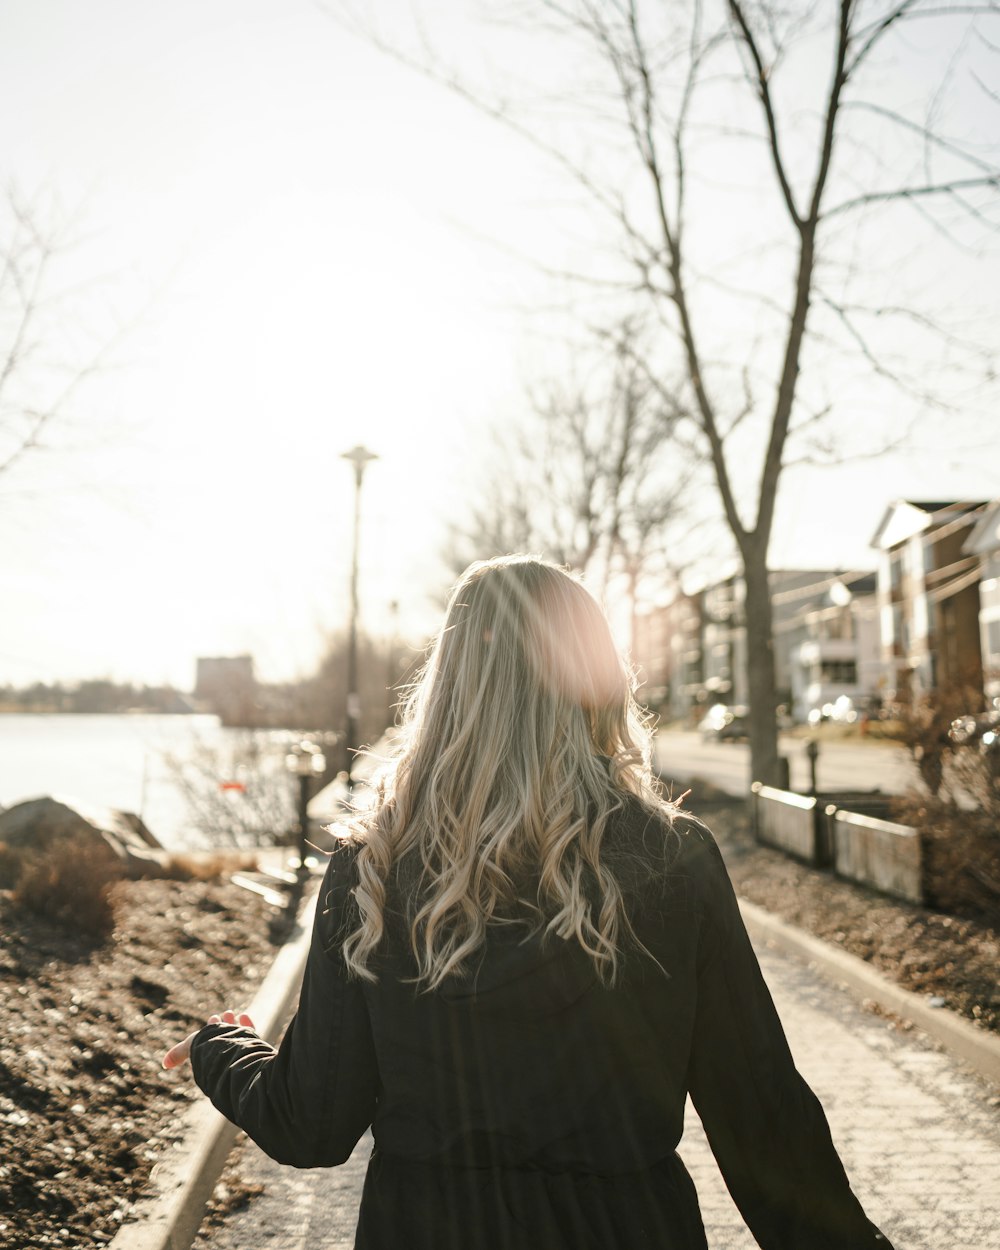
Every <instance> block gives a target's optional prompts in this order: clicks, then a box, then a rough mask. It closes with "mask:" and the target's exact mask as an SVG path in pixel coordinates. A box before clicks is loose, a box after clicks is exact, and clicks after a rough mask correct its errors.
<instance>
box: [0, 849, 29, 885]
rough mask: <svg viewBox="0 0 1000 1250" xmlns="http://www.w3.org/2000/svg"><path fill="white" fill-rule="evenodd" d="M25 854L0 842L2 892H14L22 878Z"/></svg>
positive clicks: (0, 881)
mask: <svg viewBox="0 0 1000 1250" xmlns="http://www.w3.org/2000/svg"><path fill="white" fill-rule="evenodd" d="M23 858H24V856H23V853H22V852H21V851H20V850H19V849H17V848H16V847H13V846H8V845H7V843H6V842H0V890H12V889H13V888H14V886H16V885H17V882H18V878H19V877H20V876H21V862H22V860H23Z"/></svg>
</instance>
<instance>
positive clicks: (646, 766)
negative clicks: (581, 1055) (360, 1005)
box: [343, 556, 669, 989]
mask: <svg viewBox="0 0 1000 1250" xmlns="http://www.w3.org/2000/svg"><path fill="white" fill-rule="evenodd" d="M628 793H631V794H632V795H635V796H636V797H638V798H639V799H640V800H642V801H643V802H644V803H645V804H647V805H648V806H650V807H652V808H655V809H656V810H657V811H660V812H662V813H666V814H668V815H669V808H668V806H667V805H666V804H665V803H663V802H661V801H660V800H659V798H658V796H657V792H656V789H655V786H654V783H653V781H652V778H651V774H650V735H649V731H648V729H647V727H646V725H645V722H644V719H643V716H642V714H641V713H640V711H639V709H638V707H637V705H636V703H635V701H634V698H633V681H632V679H631V676H630V674H629V672H628V670H627V669H626V667H625V665H624V664H623V662H622V660H621V658H620V656H619V655H618V653H617V651H616V649H615V646H614V642H613V640H612V637H611V632H610V630H609V628H608V623H607V621H606V620H605V617H604V615H603V613H602V611H601V609H600V608H599V607H598V605H597V603H596V602H595V600H594V599H593V598H592V597H591V595H590V594H589V593H588V592H587V590H586V589H585V588H584V587H583V585H582V584H581V583H580V582H579V581H578V580H577V579H576V578H574V577H572V576H570V575H569V574H568V573H566V572H564V571H563V570H562V569H560V568H557V567H556V566H555V565H552V564H549V563H546V562H544V561H542V560H538V559H535V558H532V557H528V556H505V557H502V558H499V559H495V560H489V561H484V562H481V563H476V564H473V565H472V566H470V568H469V569H468V570H467V571H466V572H465V574H464V575H463V576H462V578H461V579H460V581H459V582H458V584H457V586H456V587H455V590H454V592H453V594H452V597H451V600H450V603H449V605H448V610H447V615H446V617H445V622H444V625H443V627H442V629H441V631H440V633H439V634H438V636H437V638H436V640H435V642H434V645H433V647H432V649H431V651H430V654H429V657H428V660H427V662H426V665H425V667H424V669H423V672H422V674H421V676H420V677H419V678H418V680H417V681H416V683H415V684H414V686H413V688H412V690H411V693H410V697H409V699H408V701H407V704H406V707H405V711H404V716H403V725H402V738H401V745H400V748H399V751H398V753H397V755H396V756H395V758H394V759H392V760H391V761H390V762H389V763H388V765H387V766H386V768H385V770H384V772H383V775H382V777H381V779H380V782H379V784H378V790H377V799H376V802H375V804H374V806H373V808H372V809H371V810H370V811H369V812H368V813H366V814H365V815H364V816H362V817H361V818H360V819H359V821H358V822H356V832H357V833H358V835H359V838H360V841H361V846H360V849H359V851H358V855H357V873H358V884H357V886H356V888H355V890H354V896H355V900H356V904H357V909H358V913H359V918H360V920H359V923H358V925H357V927H356V928H355V929H354V930H353V931H352V932H351V933H349V935H348V936H347V938H346V940H345V943H344V948H343V950H344V959H345V962H346V964H347V967H348V969H349V970H350V971H351V973H352V974H354V975H356V976H358V977H361V978H363V979H366V980H375V979H376V976H375V973H374V972H373V971H372V969H371V968H370V967H369V962H370V961H371V959H372V957H373V956H374V954H375V952H376V950H377V948H378V946H379V943H380V942H381V940H382V938H383V935H384V932H385V909H386V897H387V888H388V887H389V883H390V877H391V875H392V874H393V872H394V870H398V869H399V867H400V865H401V864H403V863H404V861H405V863H407V864H408V865H409V866H410V868H411V870H412V871H411V872H409V873H407V874H406V876H407V879H408V880H410V881H411V882H414V883H415V886H414V888H411V889H409V890H407V891H406V898H405V900H404V902H405V908H406V916H407V920H408V922H409V936H410V943H411V945H412V948H413V953H414V956H415V958H416V962H417V966H418V970H419V971H418V976H417V981H418V982H419V983H421V984H422V986H423V987H424V988H425V989H434V988H435V987H437V986H439V985H440V984H441V982H442V981H443V980H444V979H445V978H446V977H448V976H449V975H452V974H455V973H458V972H460V971H461V970H462V969H463V967H464V966H465V964H466V961H467V960H468V959H469V957H470V956H472V955H473V954H474V953H475V952H476V951H478V950H479V948H480V947H481V946H482V944H483V942H484V940H485V936H486V928H487V925H488V924H489V923H490V921H491V920H493V921H494V922H499V921H502V920H504V919H509V918H510V914H511V909H512V908H514V909H517V907H518V905H520V907H521V910H522V911H523V910H524V908H525V907H527V908H528V911H529V913H530V914H532V915H533V916H534V925H535V928H536V929H537V930H539V931H544V932H545V933H547V934H555V935H557V936H558V937H560V938H563V939H570V938H575V939H576V940H577V941H578V942H579V943H580V945H581V946H582V947H583V949H584V951H585V952H586V953H587V955H589V956H590V958H591V959H592V960H593V963H594V965H595V968H596V971H597V973H598V974H599V976H600V977H601V979H602V980H603V981H604V982H605V983H609V984H610V983H613V982H614V980H615V976H616V973H617V971H618V963H619V957H620V954H621V950H622V942H623V939H624V937H625V936H626V935H627V934H628V933H629V931H630V926H629V922H628V917H627V915H626V913H625V908H624V898H623V894H622V889H621V885H620V883H619V881H618V880H616V877H615V875H614V873H613V872H612V871H611V869H610V868H609V866H608V864H607V863H606V862H605V861H604V860H603V859H602V854H601V849H602V842H603V840H604V837H605V832H606V830H607V827H608V820H609V817H610V816H611V815H612V813H613V812H615V811H616V810H617V809H618V808H619V807H621V805H622V802H623V798H624V795H625V794H628ZM411 857H412V858H411ZM525 882H530V883H531V892H532V894H533V897H530V898H525V895H524V883H525Z"/></svg>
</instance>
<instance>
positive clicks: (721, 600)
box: [671, 569, 878, 716]
mask: <svg viewBox="0 0 1000 1250" xmlns="http://www.w3.org/2000/svg"><path fill="white" fill-rule="evenodd" d="M865 576H868V577H869V578H871V577H872V575H870V574H845V573H843V572H841V571H839V570H830V569H773V570H772V571H771V573H770V583H771V607H772V624H773V641H774V670H775V687H776V691H777V696H778V702H779V704H784V705H785V706H786V707H787V708H789V709H791V706H792V703H793V699H794V696H795V691H796V689H797V688H798V687H801V686H803V685H807V684H809V682H808V681H806V680H803V679H802V678H801V673H800V672H799V669H800V667H801V664H802V662H803V661H802V656H801V654H800V652H799V648H800V647H801V646H802V644H804V643H806V642H809V641H812V642H814V643H815V644H816V645H815V646H814V648H813V654H812V655H811V657H810V661H809V662H810V664H811V665H818V669H819V677H820V680H823V679H824V678H825V679H826V680H827V682H828V684H830V685H831V688H832V685H833V684H836V683H839V684H840V685H841V686H843V687H844V688H845V689H846V688H847V687H850V690H851V693H852V694H853V693H856V684H857V680H858V671H859V666H860V665H861V663H862V660H861V657H860V655H859V651H858V648H859V643H860V645H861V646H862V648H863V654H864V664H865V671H866V680H869V681H871V682H872V684H873V685H874V682H875V678H874V676H873V675H872V676H869V674H868V669H869V668H874V665H875V664H876V663H877V654H878V648H877V645H876V644H875V642H874V639H873V630H874V622H871V623H868V624H867V626H866V622H865V620H864V618H863V613H862V612H861V605H862V602H863V600H864V590H863V585H864V583H863V578H864V577H865ZM859 579H861V581H860V583H859V588H858V591H857V593H858V603H857V604H856V605H855V607H854V608H853V609H851V610H850V611H849V612H848V614H847V620H846V624H844V623H842V624H841V626H840V631H841V633H842V634H844V635H845V636H844V637H842V638H838V639H834V638H832V637H825V636H823V635H824V634H830V633H832V632H833V630H834V624H833V622H832V618H831V614H830V613H829V612H827V615H826V617H824V616H823V615H822V613H823V612H826V611H827V609H828V608H831V607H832V608H833V609H834V610H835V611H836V605H835V604H833V603H832V602H831V601H829V600H828V599H827V596H828V595H829V594H830V593H831V591H832V588H833V587H834V586H840V587H841V591H840V593H841V595H842V596H843V595H845V594H846V596H847V599H848V600H850V599H852V597H853V592H852V591H851V590H849V589H848V588H849V587H853V586H854V585H855V583H856V582H859ZM868 584H869V587H870V590H871V591H872V592H873V591H874V583H873V581H870V582H869V583H868ZM832 593H835V594H836V593H837V592H832ZM745 595H746V592H745V587H744V583H743V578H742V577H741V576H739V575H738V574H733V575H732V576H730V577H727V578H724V579H723V580H721V581H719V582H716V583H714V584H713V585H711V586H707V587H705V589H704V590H703V591H701V592H700V594H699V595H698V596H691V595H689V596H686V597H685V598H686V600H687V602H686V605H685V611H684V614H683V615H682V616H680V618H679V620H678V621H676V622H675V624H674V634H673V637H672V640H671V645H672V647H673V648H674V651H675V654H676V655H678V656H679V657H683V662H682V663H681V662H678V663H677V664H676V665H675V672H676V673H677V678H676V679H675V682H674V685H673V687H672V690H674V691H676V692H677V693H678V694H679V695H680V696H681V700H680V702H678V703H676V704H675V705H674V706H673V708H672V710H673V712H674V715H676V716H681V715H683V714H685V713H686V712H687V711H688V710H689V709H690V708H691V707H693V706H706V705H711V704H712V703H726V704H730V705H733V706H738V705H741V704H743V705H745V704H746V703H747V702H748V700H749V684H748V675H747V665H748V663H749V662H750V659H751V657H750V656H749V654H748V648H747V631H746V617H745V612H744V601H745ZM809 612H816V613H819V614H820V615H819V616H818V617H817V620H816V622H814V623H813V624H809V623H808V621H807V616H808V614H809ZM869 613H870V614H871V615H872V616H874V605H873V604H872V603H869ZM822 622H826V623H825V624H823V623H822ZM699 633H700V646H699V645H698V637H699ZM807 654H808V652H807ZM837 665H839V666H840V667H839V668H837V667H836V666H837ZM809 680H812V679H811V678H810V679H809ZM803 697H804V696H803ZM807 712H808V708H806V709H805V711H804V712H803V715H805V714H806V713H807Z"/></svg>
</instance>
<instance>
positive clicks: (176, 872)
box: [157, 852, 258, 881]
mask: <svg viewBox="0 0 1000 1250" xmlns="http://www.w3.org/2000/svg"><path fill="white" fill-rule="evenodd" d="M257 863H258V861H257V856H256V855H234V854H232V853H231V852H230V853H229V854H226V853H225V852H220V853H219V854H216V855H170V856H168V857H167V859H166V860H165V861H164V862H163V864H162V866H161V871H159V872H158V873H157V876H161V877H165V878H166V879H167V880H168V881H218V880H219V878H220V877H225V876H228V875H229V873H231V872H255V871H256V869H257Z"/></svg>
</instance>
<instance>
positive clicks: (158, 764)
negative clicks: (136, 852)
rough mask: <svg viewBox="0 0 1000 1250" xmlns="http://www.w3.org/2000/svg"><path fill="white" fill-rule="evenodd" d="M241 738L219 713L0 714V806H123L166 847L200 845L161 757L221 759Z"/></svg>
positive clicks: (171, 774)
mask: <svg viewBox="0 0 1000 1250" xmlns="http://www.w3.org/2000/svg"><path fill="white" fill-rule="evenodd" d="M240 737H242V738H243V739H244V740H245V737H246V735H245V733H241V731H236V730H227V729H223V728H222V726H221V725H220V724H219V719H218V717H216V716H165V715H152V714H151V715H121V716H115V715H109V716H98V715H94V716H89V715H81V716H76V715H73V716H70V715H51V716H38V715H32V716H22V715H6V716H5V715H0V805H2V806H3V807H10V806H11V805H12V804H14V803H17V802H20V801H21V800H22V799H35V798H40V797H41V796H43V795H52V796H54V797H58V798H68V799H70V800H72V799H79V800H82V801H85V802H87V803H94V804H100V805H103V806H107V807H120V808H124V809H125V810H126V811H131V812H137V813H138V814H139V815H140V816H141V817H142V818H143V820H144V821H145V822H146V824H147V825H148V826H149V828H150V829H151V830H152V832H153V833H154V834H155V835H156V836H157V837H158V838H159V839H160V841H161V842H163V844H164V845H165V846H168V847H171V848H181V847H185V846H192V845H198V844H199V843H200V842H202V841H203V839H202V837H201V833H200V830H199V829H198V828H197V826H196V825H195V823H194V822H193V821H192V819H191V816H190V813H189V810H188V804H187V801H186V799H185V797H184V795H183V794H182V793H181V791H180V789H179V788H178V785H177V782H176V778H175V774H174V773H173V772H172V771H171V769H170V768H169V767H168V764H167V761H166V758H165V757H166V756H167V755H168V754H169V755H173V756H175V757H180V758H191V756H192V755H193V754H195V753H196V752H200V753H201V755H202V756H204V755H205V754H206V752H205V750H204V748H208V751H209V752H216V751H219V752H221V753H222V757H223V758H225V755H226V748H227V747H229V746H232V745H233V744H235V743H236V742H237V740H238V739H239V738H240ZM212 758H214V756H212ZM230 779H231V778H229V777H224V776H220V777H219V779H218V780H219V782H220V783H221V782H222V781H225V780H230Z"/></svg>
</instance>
